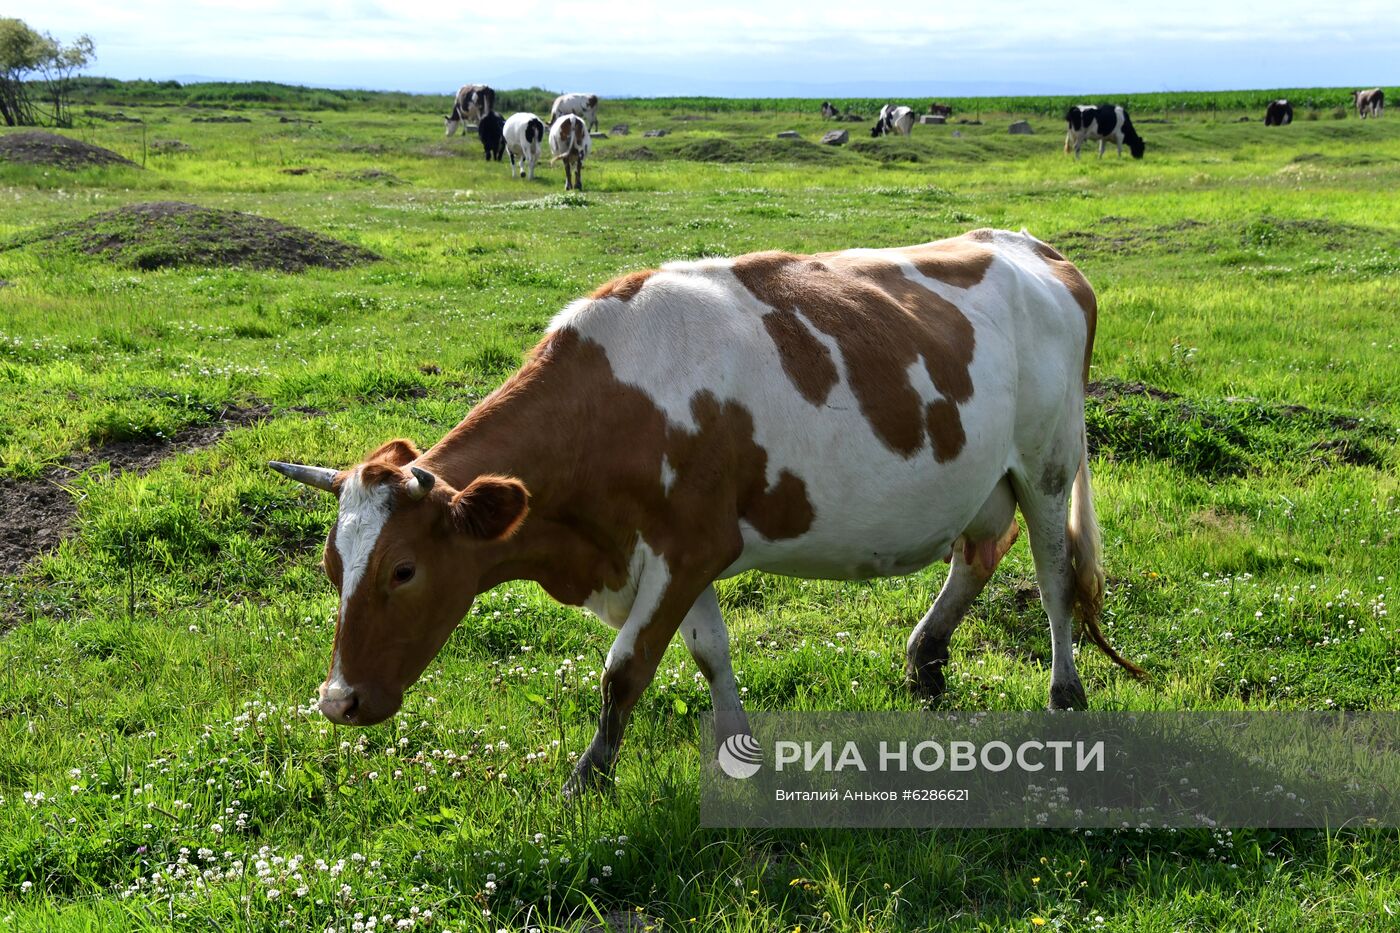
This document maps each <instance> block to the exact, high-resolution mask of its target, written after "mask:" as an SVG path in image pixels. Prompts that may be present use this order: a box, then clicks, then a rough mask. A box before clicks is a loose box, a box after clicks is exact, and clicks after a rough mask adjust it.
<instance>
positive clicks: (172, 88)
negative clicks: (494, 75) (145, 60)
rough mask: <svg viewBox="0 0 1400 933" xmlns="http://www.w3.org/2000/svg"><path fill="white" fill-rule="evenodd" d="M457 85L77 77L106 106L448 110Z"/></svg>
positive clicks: (501, 99)
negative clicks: (429, 88) (369, 87)
mask: <svg viewBox="0 0 1400 933" xmlns="http://www.w3.org/2000/svg"><path fill="white" fill-rule="evenodd" d="M456 91H457V89H456V88H455V87H454V88H447V89H444V91H443V93H442V94H409V93H406V92H404V91H359V90H335V89H331V88H317V87H303V86H301V85H296V84H278V83H277V82H275V81H200V82H192V83H190V84H181V83H180V82H179V81H118V80H117V79H115V78H93V77H80V78H75V79H74V83H73V100H74V102H75V103H81V104H87V105H94V104H101V105H104V106H136V105H146V106H179V107H221V108H226V109H239V108H244V107H269V106H270V107H279V108H283V109H287V110H354V109H356V108H357V107H373V108H374V109H376V110H405V111H421V112H431V113H436V112H438V111H441V112H442V113H443V114H446V113H447V112H448V111H449V110H451V109H452V97H453V95H454V94H455V93H456ZM555 96H556V95H555V93H554V92H551V91H545V90H541V89H540V88H530V89H528V90H515V91H503V92H500V93H498V95H497V98H496V106H497V109H501V110H533V109H539V108H544V109H548V108H549V105H550V103H551V102H552V101H553V100H554V98H555Z"/></svg>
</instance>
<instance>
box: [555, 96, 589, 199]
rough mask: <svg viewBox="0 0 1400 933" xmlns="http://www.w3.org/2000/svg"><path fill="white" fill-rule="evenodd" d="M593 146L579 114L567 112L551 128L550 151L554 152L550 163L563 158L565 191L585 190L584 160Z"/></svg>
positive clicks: (585, 125)
mask: <svg viewBox="0 0 1400 933" xmlns="http://www.w3.org/2000/svg"><path fill="white" fill-rule="evenodd" d="M592 148H593V140H592V138H591V137H590V136H589V135H588V126H587V124H585V123H584V122H583V117H580V116H579V115H578V114H573V113H566V114H564V115H563V116H562V117H560V118H559V119H557V120H555V121H554V125H553V126H551V127H550V128H549V151H550V152H552V153H554V158H552V159H550V160H549V164H550V165H553V164H554V163H555V162H558V161H560V160H561V159H562V160H563V162H564V190H565V191H582V190H583V160H584V159H586V158H588V152H589V150H590V149H592Z"/></svg>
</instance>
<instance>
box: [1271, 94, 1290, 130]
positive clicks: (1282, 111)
mask: <svg viewBox="0 0 1400 933" xmlns="http://www.w3.org/2000/svg"><path fill="white" fill-rule="evenodd" d="M1292 122H1293V105H1292V104H1290V103H1289V102H1288V101H1286V100H1274V101H1270V102H1269V108H1268V109H1267V110H1265V111H1264V125H1265V126H1287V125H1288V124H1290V123H1292Z"/></svg>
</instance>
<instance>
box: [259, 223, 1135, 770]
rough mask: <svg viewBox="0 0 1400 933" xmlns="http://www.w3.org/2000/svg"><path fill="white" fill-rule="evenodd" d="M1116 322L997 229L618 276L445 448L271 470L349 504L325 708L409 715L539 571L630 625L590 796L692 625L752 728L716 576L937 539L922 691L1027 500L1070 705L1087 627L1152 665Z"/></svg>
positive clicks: (340, 529)
mask: <svg viewBox="0 0 1400 933" xmlns="http://www.w3.org/2000/svg"><path fill="white" fill-rule="evenodd" d="M1096 313H1097V312H1096V304H1095V298H1094V292H1093V289H1091V288H1090V286H1089V283H1088V282H1087V281H1085V279H1084V277H1083V276H1082V275H1080V273H1079V271H1078V270H1077V269H1076V268H1075V267H1074V266H1073V265H1072V264H1071V263H1069V262H1067V261H1065V259H1064V257H1062V256H1061V255H1060V254H1059V253H1058V252H1056V251H1055V250H1054V249H1052V248H1050V247H1049V246H1047V245H1045V244H1044V243H1041V242H1040V241H1039V240H1037V239H1035V238H1034V237H1032V236H1030V235H1029V234H1027V233H1024V232H1022V233H1010V232H1006V231H993V230H976V231H973V232H971V233H968V234H965V235H963V236H960V237H956V238H953V239H949V240H942V241H940V242H937V243H928V244H924V245H921V246H911V247H902V248H895V249H853V250H848V251H845V252H837V253H825V254H821V255H817V256H795V255H790V254H787V253H781V252H768V253H754V254H751V255H748V256H741V257H739V258H736V259H703V260H699V261H696V262H675V263H669V264H667V265H665V266H663V267H662V268H661V269H660V270H649V271H645V272H633V273H631V274H630V275H626V276H623V277H621V278H619V279H615V280H613V281H612V282H609V283H608V284H606V285H604V286H603V287H601V288H599V289H598V290H597V291H595V292H593V294H592V295H590V296H589V297H587V298H583V299H579V300H577V301H575V302H574V303H572V304H571V305H569V306H568V307H567V308H565V309H564V311H563V312H561V313H560V314H559V315H558V316H557V317H555V319H554V321H553V322H552V323H551V324H550V326H549V328H548V332H547V333H546V335H545V337H544V339H543V340H542V341H541V342H540V344H539V345H538V346H537V347H536V348H535V349H534V351H533V352H532V353H531V354H530V357H529V359H528V360H527V362H526V363H525V365H524V366H523V367H522V368H521V369H520V370H519V371H518V372H516V373H515V375H513V376H511V377H510V379H508V380H507V381H506V383H505V384H504V385H503V386H502V387H501V388H499V389H498V390H496V392H494V393H493V394H491V395H490V396H488V397H487V398H486V399H484V400H483V401H482V402H481V403H480V404H478V405H477V406H476V407H475V408H474V409H473V410H472V411H471V412H470V413H469V414H468V415H467V416H466V418H465V420H463V421H462V422H461V424H459V425H458V426H457V427H456V428H454V429H453V430H452V431H451V432H449V433H448V434H447V436H446V437H444V438H443V439H442V440H441V441H439V442H438V443H437V444H436V445H434V446H433V447H432V448H431V449H429V450H428V451H426V452H424V453H420V452H419V451H418V450H417V449H416V448H415V447H414V446H413V445H412V443H411V442H409V441H405V440H395V441H390V442H388V443H386V444H384V445H383V446H382V447H380V448H379V449H378V450H376V451H375V452H374V453H372V454H371V455H370V456H369V458H368V459H367V460H366V461H365V462H364V463H362V464H360V465H358V466H353V467H350V468H349V469H345V470H337V469H332V468H327V467H311V466H299V465H293V464H285V463H274V464H272V466H273V467H274V468H275V469H276V470H278V471H279V472H281V473H283V474H284V475H286V476H288V477H290V478H292V479H294V480H298V481H300V482H302V483H306V484H308V485H310V486H314V487H316V488H318V489H322V490H325V491H327V492H330V493H333V494H334V495H335V496H336V497H337V498H338V499H339V503H340V505H339V516H338V518H337V519H336V522H335V525H334V526H333V527H332V529H331V531H330V535H329V537H328V539H327V542H326V547H325V569H326V572H327V574H328V575H329V577H330V579H331V581H332V583H334V585H335V586H336V588H337V589H338V590H339V592H340V611H339V615H338V619H337V622H336V632H335V640H334V651H333V655H332V659H331V666H330V673H329V675H328V677H327V679H326V681H325V683H324V684H322V685H321V689H320V709H321V711H322V712H323V713H324V714H325V715H326V716H327V717H328V718H330V719H331V720H333V721H335V722H338V723H344V724H353V725H371V724H373V723H377V722H381V721H383V720H384V719H386V718H388V717H390V716H392V715H393V714H394V713H395V712H396V711H397V710H398V709H399V708H400V706H401V704H402V700H403V691H404V689H405V688H406V687H408V686H409V685H411V684H412V683H413V682H414V681H416V680H417V679H418V677H419V676H420V675H421V674H422V672H423V670H424V669H425V668H426V667H427V666H428V664H429V662H430V661H431V660H432V659H433V656H434V655H435V654H437V652H438V650H439V649H441V648H442V646H443V644H444V643H445V642H446V641H447V639H448V636H449V635H451V633H452V630H453V629H454V628H455V627H456V626H457V624H458V622H459V621H460V620H461V619H462V618H463V617H464V616H465V615H466V614H467V612H468V610H469V609H470V608H471V606H472V602H473V600H474V599H475V598H476V596H477V595H478V594H480V593H482V592H485V591H486V590H489V589H491V588H492V587H494V586H497V585H499V584H501V583H504V582H506V581H509V580H516V579H527V580H533V581H536V582H538V583H539V584H540V585H541V586H542V587H543V588H544V589H545V591H546V592H548V593H549V594H550V595H551V596H553V597H554V598H555V599H557V600H559V601H560V602H563V603H566V604H572V605H580V604H581V605H583V606H586V607H587V608H589V609H590V610H592V611H593V612H594V613H596V614H597V615H598V616H600V617H601V618H602V620H603V621H604V622H606V623H607V624H609V625H610V626H612V627H613V628H615V629H617V632H618V633H617V637H616V639H615V641H614V642H613V645H612V649H611V650H610V651H609V652H608V654H607V658H606V660H605V661H604V664H603V673H602V710H601V716H600V721H599V725H598V731H597V733H596V735H595V736H594V738H593V741H592V743H591V744H590V745H589V746H588V749H587V751H586V752H585V753H584V754H583V756H582V757H581V758H580V759H579V762H578V766H577V768H576V770H575V772H574V774H573V776H572V778H571V779H570V782H569V785H568V787H567V788H566V792H569V793H572V792H574V791H576V790H578V789H581V788H585V787H589V786H593V785H596V784H598V783H601V782H603V781H605V780H606V778H607V776H608V775H609V773H610V772H611V769H612V766H613V763H614V760H615V757H616V755H617V751H618V744H619V742H620V741H621V739H622V733H623V729H624V728H625V726H626V724H627V721H628V718H629V716H630V715H631V713H632V709H633V706H634V705H635V704H636V702H637V700H638V698H639V697H640V696H641V694H642V692H643V691H644V690H645V689H646V687H647V685H648V684H649V683H650V682H651V680H652V678H653V676H654V675H655V673H656V669H657V664H658V663H659V662H660V661H661V658H662V654H663V652H664V651H665V650H666V646H667V645H668V644H669V643H670V642H671V640H672V637H673V636H674V635H675V634H676V632H677V630H679V631H680V633H681V635H682V638H683V639H684V641H685V645H686V647H687V648H688V649H689V650H690V653H691V654H692V655H693V656H694V658H695V660H696V662H697V664H698V666H699V668H700V671H701V673H702V674H703V675H704V676H705V678H706V679H707V680H708V681H709V685H710V692H711V697H712V700H713V703H714V708H715V716H716V719H715V721H716V726H717V730H718V732H719V735H718V738H719V739H720V741H723V740H725V739H726V738H729V737H731V736H734V735H738V734H742V733H746V732H747V731H748V723H747V719H746V717H745V714H744V710H743V706H742V705H741V702H740V697H739V689H738V687H737V685H736V683H735V678H734V671H733V669H732V667H731V663H730V654H729V636H728V634H727V632H726V629H725V625H724V620H723V619H722V618H721V615H720V605H719V602H718V600H717V599H716V598H715V589H714V581H715V580H718V579H722V578H724V577H729V576H732V575H734V574H737V573H742V572H744V571H746V570H762V571H766V572H769V573H778V574H786V575H790V576H800V577H820V578H827V579H868V578H872V577H882V576H892V575H898V574H908V573H913V572H915V571H917V570H919V569H920V568H922V567H924V566H926V565H928V564H929V563H931V562H934V561H937V560H939V559H940V558H943V559H947V560H949V561H951V563H952V568H951V570H950V572H949V574H948V577H947V579H946V580H945V582H944V584H943V589H942V591H941V592H940V593H939V594H938V598H937V600H935V601H934V603H933V607H932V608H931V609H930V610H929V611H928V613H927V614H926V615H925V616H924V617H923V619H922V621H920V622H919V623H918V625H917V627H916V628H915V629H914V630H913V633H912V634H911V636H910V637H909V640H908V646H907V667H906V674H907V677H908V680H909V684H910V687H911V688H912V689H913V690H914V691H915V693H916V694H918V695H919V696H921V697H927V698H930V699H932V698H936V697H938V696H939V695H940V694H941V693H942V692H943V689H944V675H943V667H944V665H945V664H946V663H947V661H948V659H949V658H948V642H949V638H950V637H951V636H952V635H953V632H954V630H955V629H956V628H957V626H958V623H959V622H960V621H961V620H962V618H963V615H964V614H965V613H966V612H967V610H968V607H969V606H971V605H972V603H973V602H974V601H975V600H976V599H977V596H978V594H979V593H980V592H981V591H982V589H983V587H984V586H985V585H986V583H987V581H988V579H989V578H990V577H991V576H992V571H993V569H994V568H995V567H996V566H997V563H998V561H999V560H1000V559H1001V558H1002V557H1003V555H1004V554H1005V553H1006V551H1007V549H1008V548H1009V547H1010V546H1011V543H1012V541H1013V540H1014V539H1015V537H1016V535H1017V532H1018V526H1017V523H1016V519H1015V511H1016V509H1017V508H1018V507H1019V508H1020V511H1021V514H1022V516H1023V517H1024V519H1025V522H1026V525H1027V528H1028V530H1029V532H1030V542H1031V555H1032V557H1033V559H1034V561H1035V573H1036V579H1037V581H1038V583H1039V586H1040V594H1041V602H1042V604H1043V605H1044V607H1045V611H1046V613H1047V615H1048V616H1049V621H1050V645H1051V664H1050V691H1049V695H1050V706H1051V707H1052V708H1057V709H1058V708H1066V707H1083V706H1085V705H1086V700H1085V694H1084V688H1083V687H1082V686H1081V683H1080V680H1079V675H1078V674H1077V673H1076V670H1075V663H1074V640H1073V633H1072V619H1077V620H1078V622H1079V624H1080V626H1081V628H1082V629H1083V630H1084V632H1085V633H1087V634H1088V636H1089V637H1090V638H1091V639H1093V641H1094V642H1095V643H1096V644H1097V645H1098V646H1099V647H1100V648H1101V649H1102V650H1103V651H1104V652H1105V653H1107V655H1108V656H1109V657H1110V658H1112V659H1113V660H1114V661H1115V662H1116V663H1118V664H1120V665H1122V666H1123V667H1125V668H1127V669H1128V670H1130V671H1132V672H1134V673H1135V674H1138V675H1140V676H1142V671H1141V670H1140V669H1139V668H1137V667H1136V666H1135V665H1133V664H1132V663H1131V662H1128V661H1126V660H1124V659H1123V658H1121V657H1120V656H1119V655H1118V654H1117V653H1116V652H1115V651H1114V650H1113V649H1112V648H1111V647H1110V646H1109V644H1108V642H1107V641H1106V640H1105V639H1104V636H1103V634H1102V632H1101V631H1100V630H1099V627H1098V623H1097V619H1098V616H1099V612H1100V608H1101V605H1102V600H1103V584H1104V570H1103V565H1102V561H1101V556H1100V550H1101V549H1100V544H1099V531H1098V524H1097V522H1096V520H1095V517H1094V506H1093V501H1092V493H1091V489H1090V483H1089V465H1088V451H1087V447H1086V442H1085V430H1084V393H1085V381H1086V379H1087V378H1088V371H1089V357H1090V353H1091V351H1092V348H1093V340H1094V328H1095V320H1096ZM818 676H820V675H818Z"/></svg>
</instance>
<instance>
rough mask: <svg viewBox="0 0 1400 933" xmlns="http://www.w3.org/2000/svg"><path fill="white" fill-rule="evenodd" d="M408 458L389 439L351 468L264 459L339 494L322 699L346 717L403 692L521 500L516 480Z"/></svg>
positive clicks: (509, 529) (513, 520)
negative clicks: (446, 475) (453, 472)
mask: <svg viewBox="0 0 1400 933" xmlns="http://www.w3.org/2000/svg"><path fill="white" fill-rule="evenodd" d="M417 458H418V451H417V450H416V449H414V447H413V445H412V444H411V443H410V442H408V441H403V440H397V441H390V442H389V443H387V444H385V445H384V446H383V447H380V448H379V449H378V450H376V451H375V452H374V453H373V454H371V455H370V456H369V458H368V459H367V460H366V461H365V462H364V463H362V464H360V465H359V466H357V467H353V468H352V469H349V470H333V469H330V468H327V467H308V466H300V465H297V464H290V463H278V462H274V463H272V464H271V466H272V468H273V469H274V470H276V471H277V472H279V473H281V474H283V475H284V476H287V477H290V478H291V479H294V480H297V481H298V482H301V483H305V484H306V485H308V486H314V487H315V488H317V489H322V490H325V491H326V492H329V493H332V494H333V495H335V497H336V498H337V499H339V500H340V512H339V515H337V516H336V522H335V524H334V525H333V526H332V527H331V531H330V535H329V536H328V537H327V539H326V551H325V560H324V566H325V570H326V575H327V576H329V577H330V579H331V582H332V583H334V584H335V586H336V589H337V590H339V591H340V608H339V612H338V613H337V617H336V625H335V646H334V649H333V652H332V656H331V667H330V673H329V674H328V675H327V677H326V682H325V683H323V684H322V685H321V702H320V708H321V712H322V713H323V714H325V716H326V717H327V718H328V719H331V720H333V721H335V722H338V723H343V724H345V725H356V726H369V725H373V724H375V723H377V722H382V721H384V720H385V719H388V718H389V717H390V716H392V715H393V714H394V713H396V712H398V709H399V706H400V705H401V704H402V702H403V692H404V690H405V689H407V688H408V687H409V686H410V685H412V684H413V682H414V681H416V680H417V679H418V677H419V675H421V674H422V673H423V670H424V669H425V668H426V667H427V666H428V664H429V662H431V661H432V659H433V657H434V656H435V655H436V654H437V653H438V650H439V649H441V648H442V646H443V644H445V643H446V641H447V638H448V636H449V635H451V634H452V629H453V628H455V627H456V625H457V623H458V622H460V621H461V620H462V617H463V616H465V615H466V614H467V611H468V610H469V609H471V605H472V600H474V599H475V598H476V595H477V593H478V592H480V590H481V577H482V573H483V571H484V570H485V569H487V567H488V566H490V565H491V563H492V556H493V553H495V552H497V549H498V547H499V545H498V544H497V542H500V541H503V540H505V539H506V538H509V537H510V536H511V535H512V534H514V533H515V530H516V529H517V528H518V527H519V526H520V523H521V522H522V521H523V520H524V519H525V513H526V511H527V510H528V508H529V494H528V493H527V492H526V490H525V486H524V484H522V483H521V482H520V481H519V480H517V479H512V478H509V477H503V476H481V477H478V478H477V479H475V480H474V481H472V482H471V483H469V484H468V485H467V487H466V488H465V489H462V490H456V489H453V488H451V487H450V486H449V485H448V484H447V483H446V482H444V481H443V480H441V479H438V478H437V477H435V476H434V475H433V474H432V473H430V472H428V471H427V470H424V469H421V468H419V467H416V466H413V465H412V463H413V461H414V460H416V459H417Z"/></svg>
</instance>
